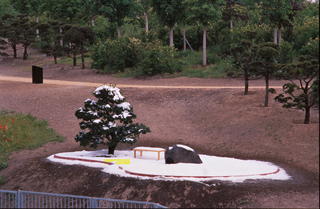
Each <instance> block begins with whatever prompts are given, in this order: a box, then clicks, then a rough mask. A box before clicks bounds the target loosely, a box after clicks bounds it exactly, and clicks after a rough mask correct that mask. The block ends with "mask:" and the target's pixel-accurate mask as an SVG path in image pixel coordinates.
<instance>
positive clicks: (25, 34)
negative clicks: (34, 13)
mask: <svg viewBox="0 0 320 209" xmlns="http://www.w3.org/2000/svg"><path fill="white" fill-rule="evenodd" d="M18 21H19V22H18V27H17V28H16V30H17V31H18V34H21V36H20V37H21V38H20V40H19V43H21V44H22V46H23V47H24V52H23V60H27V59H28V51H27V49H28V47H29V46H30V45H31V44H32V43H33V42H35V39H36V30H35V26H36V24H37V23H36V22H30V18H29V17H27V15H25V14H23V15H18Z"/></svg>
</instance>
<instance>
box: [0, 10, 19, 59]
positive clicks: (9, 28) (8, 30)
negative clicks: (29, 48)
mask: <svg viewBox="0 0 320 209" xmlns="http://www.w3.org/2000/svg"><path fill="white" fill-rule="evenodd" d="M13 18H14V16H13V15H10V14H8V13H6V14H4V15H3V16H2V17H1V19H2V21H1V22H2V24H1V26H0V33H1V36H2V37H5V38H7V39H8V41H9V44H10V46H11V48H12V50H13V58H17V44H19V43H20V42H19V40H20V34H19V33H18V31H17V27H18V25H19V20H18V19H13Z"/></svg>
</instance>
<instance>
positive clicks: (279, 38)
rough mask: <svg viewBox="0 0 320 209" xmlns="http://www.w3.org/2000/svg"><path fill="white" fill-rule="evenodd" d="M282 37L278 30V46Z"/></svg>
mask: <svg viewBox="0 0 320 209" xmlns="http://www.w3.org/2000/svg"><path fill="white" fill-rule="evenodd" d="M281 39H282V37H281V28H279V31H278V44H279V45H280V44H281V41H282V40H281Z"/></svg>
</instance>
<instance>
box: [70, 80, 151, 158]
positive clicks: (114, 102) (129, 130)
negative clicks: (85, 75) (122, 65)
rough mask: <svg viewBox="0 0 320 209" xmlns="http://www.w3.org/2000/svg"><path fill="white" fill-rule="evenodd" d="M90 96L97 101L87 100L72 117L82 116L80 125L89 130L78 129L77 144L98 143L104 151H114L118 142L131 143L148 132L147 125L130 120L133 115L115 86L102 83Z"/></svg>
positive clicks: (95, 145) (109, 152)
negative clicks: (104, 148)
mask: <svg viewBox="0 0 320 209" xmlns="http://www.w3.org/2000/svg"><path fill="white" fill-rule="evenodd" d="M93 95H94V96H95V97H96V98H97V99H98V100H97V101H95V100H92V99H87V100H86V101H85V102H84V107H81V108H79V109H78V110H76V112H75V115H76V117H77V118H78V119H82V121H81V122H80V123H79V125H80V128H81V129H82V130H85V129H89V131H88V132H84V131H80V133H79V134H78V135H77V136H76V137H75V140H76V141H77V142H80V146H84V147H85V146H87V145H90V146H91V147H94V148H97V146H98V144H104V145H107V146H108V147H109V150H108V154H114V150H115V148H116V146H117V144H118V143H119V142H122V143H129V144H133V143H135V142H137V138H138V137H139V135H140V133H142V134H146V133H147V132H150V129H149V128H148V127H147V126H145V125H143V124H138V123H133V120H132V119H134V118H136V117H137V116H136V115H135V114H134V113H133V107H132V105H131V104H130V103H128V102H125V100H126V99H125V97H123V96H122V95H121V91H120V89H119V88H117V87H115V86H108V85H102V86H100V87H98V88H97V89H96V90H95V91H93ZM105 139H107V141H106V142H105Z"/></svg>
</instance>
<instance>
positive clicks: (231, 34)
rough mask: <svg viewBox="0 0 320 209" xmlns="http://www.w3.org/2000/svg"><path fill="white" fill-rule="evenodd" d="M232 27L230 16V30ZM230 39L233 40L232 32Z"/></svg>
mask: <svg viewBox="0 0 320 209" xmlns="http://www.w3.org/2000/svg"><path fill="white" fill-rule="evenodd" d="M232 28H233V22H232V18H230V30H231V31H232ZM231 40H233V34H232V33H231Z"/></svg>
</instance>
